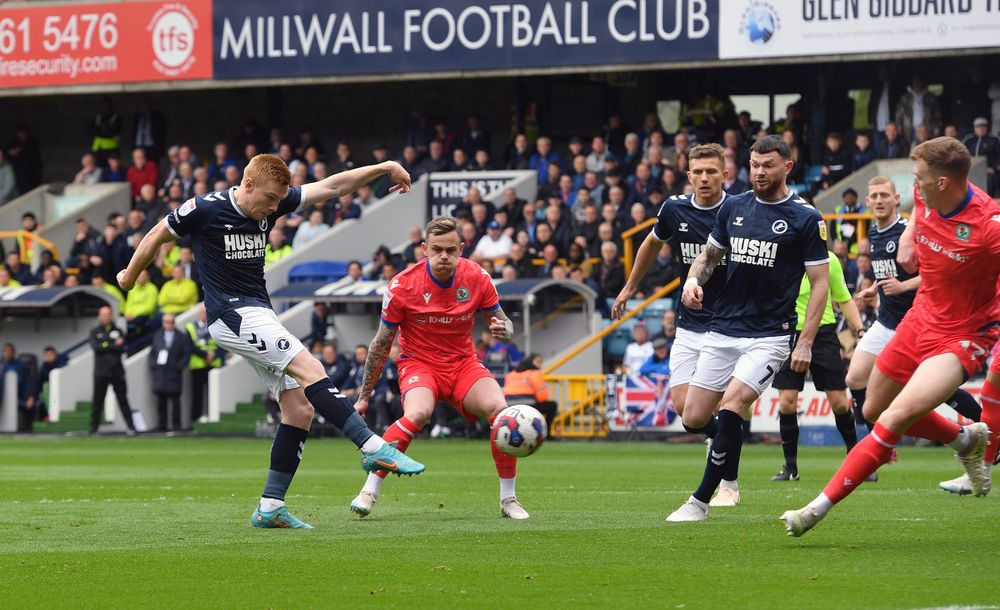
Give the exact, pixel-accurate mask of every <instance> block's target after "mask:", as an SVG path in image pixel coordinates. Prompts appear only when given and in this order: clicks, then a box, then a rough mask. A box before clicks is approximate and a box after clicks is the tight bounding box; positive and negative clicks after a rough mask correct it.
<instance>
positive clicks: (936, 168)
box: [781, 137, 1000, 536]
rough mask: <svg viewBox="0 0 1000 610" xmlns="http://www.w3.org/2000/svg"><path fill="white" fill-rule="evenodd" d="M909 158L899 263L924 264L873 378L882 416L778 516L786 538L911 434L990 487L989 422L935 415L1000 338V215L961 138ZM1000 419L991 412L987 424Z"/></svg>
mask: <svg viewBox="0 0 1000 610" xmlns="http://www.w3.org/2000/svg"><path fill="white" fill-rule="evenodd" d="M910 158H911V159H913V173H914V176H915V178H916V179H915V180H914V205H913V216H912V218H911V221H910V223H909V224H908V225H907V227H906V229H905V230H904V231H903V234H902V235H901V236H900V238H899V252H898V262H899V263H900V264H902V265H912V264H914V263H915V262H917V260H919V264H920V288H919V289H918V290H917V295H916V297H915V298H914V300H913V307H911V308H910V310H909V311H908V312H907V313H906V316H905V317H904V318H903V321H902V322H900V324H899V326H898V327H897V328H896V334H895V335H893V337H892V339H891V340H890V341H889V343H888V344H887V345H886V346H885V349H884V350H882V353H880V354H879V355H878V359H877V360H876V362H875V368H874V369H873V370H872V374H871V377H870V379H869V380H868V401H867V403H866V404H865V416H866V418H868V419H876V418H877V419H876V421H875V426H874V427H873V428H872V432H871V434H869V435H868V436H866V437H865V438H864V440H862V441H861V442H860V443H858V444H857V446H855V447H854V449H852V450H851V452H850V453H849V454H848V455H847V459H845V460H844V462H843V464H841V466H840V468H839V469H838V470H837V472H836V474H834V475H833V478H831V479H830V481H829V482H828V483H827V484H826V487H825V488H824V489H823V492H822V493H821V494H819V495H818V496H817V497H816V499H814V500H813V501H812V502H810V503H809V504H807V505H806V506H804V507H802V508H800V509H797V510H789V511H785V513H784V514H782V515H781V520H782V521H783V522H784V526H785V531H786V532H787V533H788V535H789V536H801V535H803V534H804V533H806V532H807V531H809V530H810V529H812V528H813V527H815V526H816V524H817V523H819V521H820V520H821V519H823V518H824V517H825V516H826V515H827V513H829V512H830V509H832V508H833V506H834V505H835V504H837V503H838V502H840V501H841V500H843V499H844V498H846V497H847V496H848V495H849V494H850V493H851V492H853V491H854V490H855V489H857V487H858V485H860V484H861V483H862V482H864V481H865V479H866V478H867V477H868V476H869V475H870V474H871V473H873V472H875V471H876V470H877V469H878V467H879V466H881V465H882V464H884V463H885V462H886V460H888V458H889V456H890V454H891V453H892V451H893V449H894V447H895V446H896V443H898V442H899V440H900V439H901V438H902V436H903V435H904V434H908V435H910V436H919V437H921V438H927V439H930V440H934V441H938V442H941V443H943V444H946V445H949V446H950V447H952V448H953V449H954V450H955V452H956V456H957V457H958V459H959V461H961V462H962V466H964V467H965V471H966V473H967V474H968V475H969V486H970V487H971V489H972V493H973V494H974V495H976V496H984V495H986V494H987V493H989V491H990V483H991V481H990V469H989V468H988V467H986V466H985V465H984V464H983V456H984V453H985V451H986V447H987V444H988V442H989V440H990V430H989V428H988V427H987V425H986V424H984V423H975V424H972V425H971V426H959V425H958V424H956V423H954V422H952V421H949V420H948V419H946V418H944V417H942V416H941V415H940V414H938V413H936V412H935V411H934V409H935V408H936V407H937V406H938V405H939V404H941V402H942V401H944V400H945V399H946V398H948V397H949V396H951V395H952V394H953V393H954V392H955V390H956V389H958V387H959V386H961V385H962V383H963V382H964V381H965V380H966V379H968V378H969V376H970V375H973V374H974V373H975V372H976V371H978V370H979V368H980V367H981V366H982V365H983V364H984V363H985V361H986V358H987V356H988V355H989V353H990V349H991V348H992V347H993V344H994V343H995V342H996V340H997V337H998V335H1000V295H998V294H997V280H998V278H1000V222H997V221H998V219H1000V215H998V214H997V208H996V206H995V204H994V203H993V201H992V200H991V199H990V197H989V195H987V194H986V193H984V192H983V191H982V190H981V189H979V188H977V187H975V186H973V185H972V184H970V183H969V167H970V166H971V164H972V157H971V156H970V155H969V151H968V150H966V148H965V146H963V145H962V143H961V142H959V141H958V140H956V139H954V138H949V137H941V138H934V139H933V140H928V141H926V142H924V143H923V144H920V145H919V146H917V147H916V148H914V149H913V152H911V153H910ZM987 405H991V403H987ZM994 415H995V412H994V411H991V412H990V413H986V412H984V419H985V420H987V421H994V420H993V416H994Z"/></svg>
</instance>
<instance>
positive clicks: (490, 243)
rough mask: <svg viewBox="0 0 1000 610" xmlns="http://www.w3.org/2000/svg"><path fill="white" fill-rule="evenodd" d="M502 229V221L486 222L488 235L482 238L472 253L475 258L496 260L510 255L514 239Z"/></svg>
mask: <svg viewBox="0 0 1000 610" xmlns="http://www.w3.org/2000/svg"><path fill="white" fill-rule="evenodd" d="M501 229H502V227H501V226H500V223H499V222H497V221H495V220H491V221H489V222H488V223H486V235H484V236H483V237H482V238H480V240H479V243H477V244H476V249H475V251H474V252H473V253H472V257H473V259H474V260H494V259H498V258H507V257H508V256H509V255H510V251H511V248H512V247H513V241H512V240H511V238H510V237H509V236H507V235H504V234H503V232H502V231H501Z"/></svg>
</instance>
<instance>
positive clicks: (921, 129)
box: [910, 123, 931, 152]
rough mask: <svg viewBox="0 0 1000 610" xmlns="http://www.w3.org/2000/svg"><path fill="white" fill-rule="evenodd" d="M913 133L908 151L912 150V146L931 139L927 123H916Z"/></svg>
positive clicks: (914, 146)
mask: <svg viewBox="0 0 1000 610" xmlns="http://www.w3.org/2000/svg"><path fill="white" fill-rule="evenodd" d="M913 133H914V136H913V142H911V143H910V152H913V149H914V148H916V147H918V146H920V145H921V144H923V143H924V142H926V141H927V140H930V139H931V135H930V130H929V129H927V125H924V124H923V123H921V124H920V125H917V128H916V130H915V131H914V132H913Z"/></svg>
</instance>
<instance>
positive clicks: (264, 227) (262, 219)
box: [260, 218, 267, 231]
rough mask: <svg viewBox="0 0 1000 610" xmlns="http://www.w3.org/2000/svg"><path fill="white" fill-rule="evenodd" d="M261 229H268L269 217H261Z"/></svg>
mask: <svg viewBox="0 0 1000 610" xmlns="http://www.w3.org/2000/svg"><path fill="white" fill-rule="evenodd" d="M260 230H261V231H267V219H266V218H261V219H260Z"/></svg>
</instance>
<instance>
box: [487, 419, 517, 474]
mask: <svg viewBox="0 0 1000 610" xmlns="http://www.w3.org/2000/svg"><path fill="white" fill-rule="evenodd" d="M493 419H495V418H492V419H490V422H489V423H490V427H491V428H492V427H493ZM490 453H491V454H492V455H493V463H494V464H496V467H497V474H498V475H500V478H501V479H513V478H514V477H516V476H517V458H516V457H514V456H512V455H507V454H506V453H504V452H503V451H500V450H499V449H497V446H496V445H495V444H494V443H492V442H491V443H490Z"/></svg>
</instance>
